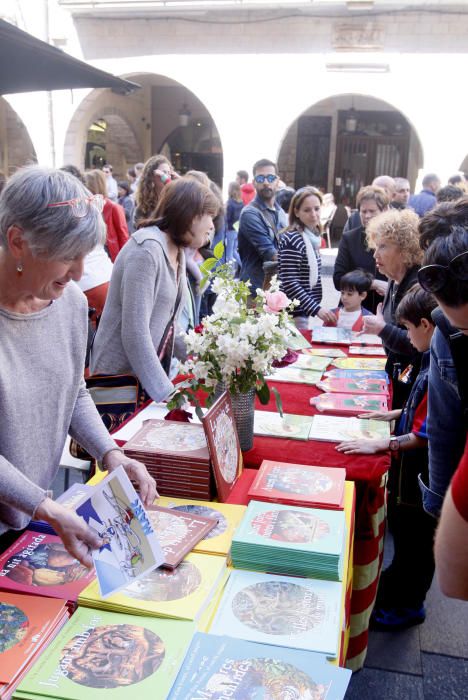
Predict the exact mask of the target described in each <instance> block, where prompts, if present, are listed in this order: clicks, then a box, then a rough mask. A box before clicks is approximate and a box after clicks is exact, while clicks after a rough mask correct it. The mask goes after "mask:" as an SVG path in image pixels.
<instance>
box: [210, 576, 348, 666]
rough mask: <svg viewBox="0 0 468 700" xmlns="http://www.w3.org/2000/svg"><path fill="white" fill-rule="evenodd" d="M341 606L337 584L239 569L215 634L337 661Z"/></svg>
mask: <svg viewBox="0 0 468 700" xmlns="http://www.w3.org/2000/svg"><path fill="white" fill-rule="evenodd" d="M340 601H341V584H340V583H338V582H336V581H317V580H313V579H306V578H304V579H301V578H295V577H291V576H276V575H273V574H261V573H258V572H252V571H239V570H235V571H233V572H232V573H231V576H230V577H229V581H228V582H227V584H226V588H225V590H224V594H223V597H222V599H221V602H220V604H219V608H218V610H217V612H216V615H215V617H214V620H213V623H212V625H211V628H210V632H211V633H212V634H219V635H223V634H224V632H225V631H226V630H229V634H230V635H231V636H232V637H237V638H239V639H247V640H250V641H252V642H260V643H267V644H277V645H279V646H289V647H293V648H295V649H308V650H310V651H317V652H320V653H323V654H328V655H330V656H336V654H337V652H338V641H339V633H340V624H339V623H340Z"/></svg>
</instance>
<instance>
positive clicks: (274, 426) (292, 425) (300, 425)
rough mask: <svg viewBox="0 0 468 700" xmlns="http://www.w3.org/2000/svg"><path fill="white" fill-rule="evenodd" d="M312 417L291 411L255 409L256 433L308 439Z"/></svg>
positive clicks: (291, 438) (293, 438)
mask: <svg viewBox="0 0 468 700" xmlns="http://www.w3.org/2000/svg"><path fill="white" fill-rule="evenodd" d="M311 425H312V418H311V417H310V416H299V415H294V414H290V413H283V415H282V416H281V415H280V414H279V413H276V412H273V411H255V414H254V434H255V435H268V436H271V437H278V438H289V439H290V440H308V439H309V432H310V426H311Z"/></svg>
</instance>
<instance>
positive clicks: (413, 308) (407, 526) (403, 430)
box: [336, 284, 437, 631]
mask: <svg viewBox="0 0 468 700" xmlns="http://www.w3.org/2000/svg"><path fill="white" fill-rule="evenodd" d="M436 306H437V301H436V299H435V298H434V297H433V295H432V294H430V293H429V292H427V291H425V290H424V289H422V288H421V287H420V286H419V285H418V284H416V285H414V286H413V287H412V288H411V289H410V290H409V291H408V292H407V294H406V295H405V296H404V297H403V299H402V300H401V302H400V303H399V305H398V308H397V312H396V316H397V320H398V323H399V324H401V325H403V326H405V327H406V329H407V331H408V337H409V340H410V342H411V344H412V345H413V346H414V347H415V348H416V350H418V352H421V353H422V360H421V368H420V370H419V374H418V376H417V377H416V379H415V382H414V384H413V386H412V389H411V393H410V395H409V397H408V400H407V402H406V404H405V406H404V408H403V409H397V410H395V411H387V412H375V413H366V414H361V415H360V416H359V417H360V418H374V419H376V420H385V421H391V420H396V421H397V424H396V429H395V435H394V436H392V437H391V438H390V441H388V440H387V439H374V440H369V439H367V440H350V441H348V442H342V443H340V444H339V445H337V448H336V449H337V450H338V451H339V452H343V453H344V454H374V453H376V452H383V451H384V450H387V449H390V451H391V455H392V463H391V467H390V471H389V478H388V502H387V518H388V525H389V529H390V531H391V533H392V535H393V541H394V548H395V552H394V555H393V560H392V563H391V564H390V566H389V567H388V568H387V569H386V570H385V571H384V572H383V573H382V576H381V578H380V584H379V590H378V593H377V601H376V605H375V608H374V611H373V613H372V618H371V622H372V623H373V625H374V627H379V628H381V629H387V630H389V631H392V630H398V629H403V628H405V627H409V626H411V625H417V624H420V623H421V622H424V620H425V617H426V612H425V609H424V600H425V598H426V594H427V591H428V590H429V588H430V586H431V582H432V578H433V575H434V553H433V540H434V532H435V528H436V525H437V521H436V519H435V518H433V517H432V516H431V515H428V514H427V513H426V512H425V511H424V509H423V505H422V495H421V491H420V488H419V483H418V482H419V479H420V478H421V477H423V478H424V479H427V473H428V446H427V429H426V417H427V388H428V373H429V359H430V351H429V348H430V344H431V338H432V335H433V333H434V328H435V326H434V321H433V320H432V316H431V314H432V312H433V310H434V309H435V308H436Z"/></svg>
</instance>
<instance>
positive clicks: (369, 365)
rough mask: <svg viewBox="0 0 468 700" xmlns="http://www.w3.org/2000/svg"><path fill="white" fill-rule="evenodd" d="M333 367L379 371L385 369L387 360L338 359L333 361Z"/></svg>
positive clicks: (382, 358) (371, 358)
mask: <svg viewBox="0 0 468 700" xmlns="http://www.w3.org/2000/svg"><path fill="white" fill-rule="evenodd" d="M332 364H333V365H335V367H338V369H370V370H377V371H378V370H380V371H383V370H384V369H385V365H386V364H387V359H386V358H385V357H338V358H337V359H336V360H333V363H332Z"/></svg>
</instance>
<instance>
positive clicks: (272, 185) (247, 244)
mask: <svg viewBox="0 0 468 700" xmlns="http://www.w3.org/2000/svg"><path fill="white" fill-rule="evenodd" d="M253 181H254V187H255V191H256V193H257V195H256V197H255V199H253V200H252V202H250V204H248V205H247V206H246V207H244V209H243V210H242V212H241V215H240V219H239V238H238V244H239V255H240V258H241V269H240V279H241V280H243V281H244V282H247V281H248V280H250V283H251V287H250V291H251V294H252V296H255V295H256V292H255V290H256V289H258V288H260V289H261V288H262V287H263V283H264V278H265V271H264V263H271V262H274V261H276V260H277V259H278V240H279V232H280V231H281V230H282V229H284V228H286V226H287V225H288V218H287V216H286V214H285V212H284V211H283V210H282V209H281V207H280V206H279V204H277V202H276V201H275V195H276V191H277V189H278V184H279V177H278V172H277V168H276V164H275V163H273V162H272V161H271V160H267V159H266V158H263V159H262V160H259V161H257V162H256V163H255V165H254V166H253ZM267 267H268V265H267Z"/></svg>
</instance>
